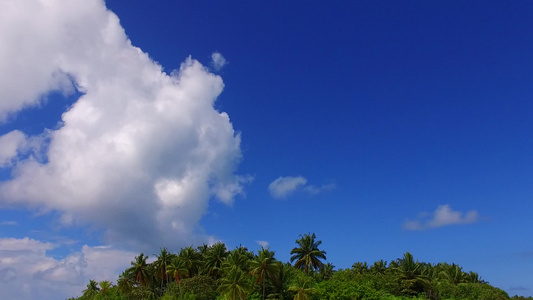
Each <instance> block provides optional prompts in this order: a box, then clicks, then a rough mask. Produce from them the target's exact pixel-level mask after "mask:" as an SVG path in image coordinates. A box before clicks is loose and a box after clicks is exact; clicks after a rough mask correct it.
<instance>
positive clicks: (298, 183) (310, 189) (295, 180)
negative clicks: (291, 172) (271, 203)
mask: <svg viewBox="0 0 533 300" xmlns="http://www.w3.org/2000/svg"><path fill="white" fill-rule="evenodd" d="M335 187H336V185H335V184H333V183H329V184H324V185H322V186H314V185H310V184H307V179H306V178H305V177H303V176H287V177H279V178H278V179H276V180H274V181H272V183H270V185H269V186H268V190H269V191H270V195H272V197H274V198H277V199H282V198H286V197H288V196H289V195H291V194H292V193H294V192H296V191H298V190H303V191H305V192H307V193H309V194H312V195H316V194H318V193H320V192H322V191H325V190H331V189H334V188H335Z"/></svg>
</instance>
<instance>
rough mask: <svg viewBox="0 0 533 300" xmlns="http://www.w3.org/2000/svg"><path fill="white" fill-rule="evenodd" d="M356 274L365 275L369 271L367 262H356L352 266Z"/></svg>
mask: <svg viewBox="0 0 533 300" xmlns="http://www.w3.org/2000/svg"><path fill="white" fill-rule="evenodd" d="M352 269H353V271H354V272H355V274H364V273H366V272H367V271H368V264H367V263H366V261H365V262H359V261H358V262H356V263H354V264H353V265H352Z"/></svg>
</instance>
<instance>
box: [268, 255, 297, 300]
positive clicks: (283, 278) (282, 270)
mask: <svg viewBox="0 0 533 300" xmlns="http://www.w3.org/2000/svg"><path fill="white" fill-rule="evenodd" d="M276 263H277V264H278V273H277V274H276V280H275V281H274V282H272V283H273V284H272V285H273V287H274V294H272V296H276V297H277V298H274V299H280V300H283V299H285V295H286V292H287V290H288V288H289V284H290V283H291V280H292V279H293V276H294V273H295V272H296V271H295V269H294V268H293V267H292V265H291V264H290V263H282V262H280V261H277V262H276Z"/></svg>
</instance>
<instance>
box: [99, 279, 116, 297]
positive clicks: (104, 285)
mask: <svg viewBox="0 0 533 300" xmlns="http://www.w3.org/2000/svg"><path fill="white" fill-rule="evenodd" d="M99 284H100V294H102V296H104V298H105V299H107V291H108V290H109V289H110V288H111V286H113V284H112V283H111V281H108V280H104V281H100V283H99Z"/></svg>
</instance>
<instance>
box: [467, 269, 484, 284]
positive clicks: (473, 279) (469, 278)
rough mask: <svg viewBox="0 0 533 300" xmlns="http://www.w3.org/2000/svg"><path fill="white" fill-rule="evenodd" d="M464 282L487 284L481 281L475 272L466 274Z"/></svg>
mask: <svg viewBox="0 0 533 300" xmlns="http://www.w3.org/2000/svg"><path fill="white" fill-rule="evenodd" d="M466 282H469V283H487V282H486V281H485V280H483V279H481V276H479V274H478V273H476V272H472V271H470V272H468V274H466Z"/></svg>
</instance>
